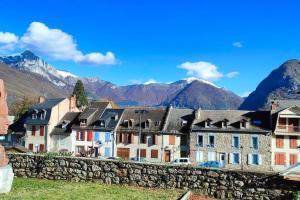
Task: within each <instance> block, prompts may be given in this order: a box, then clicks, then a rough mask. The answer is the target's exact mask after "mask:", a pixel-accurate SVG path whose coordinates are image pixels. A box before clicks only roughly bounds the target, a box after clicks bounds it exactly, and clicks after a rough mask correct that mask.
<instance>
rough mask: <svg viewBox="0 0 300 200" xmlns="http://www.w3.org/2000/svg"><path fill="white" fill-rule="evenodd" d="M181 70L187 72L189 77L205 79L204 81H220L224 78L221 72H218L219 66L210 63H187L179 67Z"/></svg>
mask: <svg viewBox="0 0 300 200" xmlns="http://www.w3.org/2000/svg"><path fill="white" fill-rule="evenodd" d="M178 67H179V68H181V69H185V70H187V75H188V76H192V77H196V78H200V79H204V80H209V81H213V80H218V79H219V78H221V77H222V76H223V74H222V73H221V72H219V71H218V68H217V66H215V65H213V64H211V63H209V62H203V61H200V62H194V63H192V62H185V63H183V64H181V65H179V66H178Z"/></svg>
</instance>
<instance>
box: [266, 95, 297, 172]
mask: <svg viewBox="0 0 300 200" xmlns="http://www.w3.org/2000/svg"><path fill="white" fill-rule="evenodd" d="M271 112H272V130H273V137H272V149H271V151H272V166H273V169H274V170H275V171H281V170H283V169H286V168H288V167H290V166H292V165H295V164H297V163H298V162H299V160H300V150H299V149H298V147H299V145H300V101H299V100H298V101H295V100H280V101H274V102H272V106H271Z"/></svg>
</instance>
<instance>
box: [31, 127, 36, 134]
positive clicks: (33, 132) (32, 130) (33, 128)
mask: <svg viewBox="0 0 300 200" xmlns="http://www.w3.org/2000/svg"><path fill="white" fill-rule="evenodd" d="M31 135H32V136H35V126H32V127H31Z"/></svg>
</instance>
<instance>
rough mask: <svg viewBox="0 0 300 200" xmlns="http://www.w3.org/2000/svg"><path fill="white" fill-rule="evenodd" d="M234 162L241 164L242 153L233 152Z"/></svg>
mask: <svg viewBox="0 0 300 200" xmlns="http://www.w3.org/2000/svg"><path fill="white" fill-rule="evenodd" d="M232 155H233V162H232V163H233V164H240V154H239V153H233V154H232Z"/></svg>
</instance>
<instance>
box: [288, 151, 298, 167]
mask: <svg viewBox="0 0 300 200" xmlns="http://www.w3.org/2000/svg"><path fill="white" fill-rule="evenodd" d="M297 156H298V155H297V154H290V165H294V164H296V163H297V162H298V159H297Z"/></svg>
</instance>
